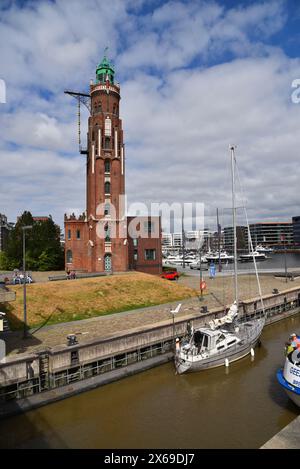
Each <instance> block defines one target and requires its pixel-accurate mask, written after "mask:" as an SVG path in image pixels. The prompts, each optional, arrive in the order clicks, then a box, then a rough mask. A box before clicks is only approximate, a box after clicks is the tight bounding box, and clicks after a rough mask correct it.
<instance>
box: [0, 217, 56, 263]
mask: <svg viewBox="0 0 300 469" xmlns="http://www.w3.org/2000/svg"><path fill="white" fill-rule="evenodd" d="M26 225H32V227H33V228H32V230H28V231H26V267H27V269H28V270H60V269H63V268H64V250H63V248H62V246H61V243H60V228H59V226H58V225H56V224H55V223H54V221H53V220H52V217H51V215H50V216H49V218H47V220H34V219H33V217H32V215H31V213H30V212H27V211H25V212H24V213H23V214H22V215H21V216H20V217H19V218H18V220H17V223H16V225H15V227H14V228H13V229H12V231H11V232H10V234H9V239H8V244H7V249H6V252H5V257H4V258H3V259H2V263H3V264H5V265H6V266H7V268H9V269H15V268H19V269H20V268H22V264H23V230H22V227H23V226H26ZM0 262H1V259H0Z"/></svg>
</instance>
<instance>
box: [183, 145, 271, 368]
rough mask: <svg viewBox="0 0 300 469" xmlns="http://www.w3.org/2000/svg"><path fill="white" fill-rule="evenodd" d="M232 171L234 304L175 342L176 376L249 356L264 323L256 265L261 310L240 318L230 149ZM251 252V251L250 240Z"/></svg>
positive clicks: (233, 179) (233, 173)
mask: <svg viewBox="0 0 300 469" xmlns="http://www.w3.org/2000/svg"><path fill="white" fill-rule="evenodd" d="M230 150H231V171H232V217H233V231H234V237H233V239H234V256H233V257H234V274H235V277H234V280H235V281H234V297H235V301H234V303H233V304H232V305H231V307H230V308H229V310H228V311H227V312H226V314H225V315H224V316H223V317H221V318H216V319H212V320H210V321H209V322H208V324H206V325H205V326H204V327H199V328H196V329H194V328H193V327H191V328H190V330H189V331H188V334H187V336H186V337H184V338H183V339H182V340H181V341H179V340H176V350H175V367H176V371H177V372H178V373H179V374H182V373H185V372H189V371H198V370H205V369H208V368H214V367H217V366H222V365H226V366H227V365H228V364H229V363H230V362H233V361H236V360H239V359H241V358H243V357H244V356H246V355H248V354H249V353H252V351H253V349H254V347H255V345H256V344H257V343H258V342H259V338H260V335H261V332H262V330H263V327H264V324H265V313H264V306H263V300H262V294H261V288H260V284H259V279H258V274H257V268H256V263H255V259H254V266H255V273H256V277H257V281H258V288H259V294H260V298H261V311H259V310H257V312H256V315H255V316H254V317H253V318H252V319H250V320H246V319H245V318H243V317H239V301H238V276H237V238H236V208H235V157H234V147H231V149H230ZM250 245H251V250H252V251H253V246H252V241H251V237H250Z"/></svg>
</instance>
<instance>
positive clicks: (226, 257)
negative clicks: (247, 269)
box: [205, 251, 234, 264]
mask: <svg viewBox="0 0 300 469" xmlns="http://www.w3.org/2000/svg"><path fill="white" fill-rule="evenodd" d="M205 257H206V260H207V262H219V258H220V261H221V262H222V264H224V263H226V262H233V261H234V256H232V255H230V254H227V252H225V251H222V252H220V256H219V253H213V254H206V256H205Z"/></svg>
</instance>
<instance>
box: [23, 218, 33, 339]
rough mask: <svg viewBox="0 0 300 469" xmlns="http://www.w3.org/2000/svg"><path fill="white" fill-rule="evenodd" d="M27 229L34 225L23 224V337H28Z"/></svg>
mask: <svg viewBox="0 0 300 469" xmlns="http://www.w3.org/2000/svg"><path fill="white" fill-rule="evenodd" d="M26 230H32V225H26V226H22V231H23V280H24V284H23V305H24V329H23V338H24V339H26V337H27V305H26V260H25V254H26V246H25V232H26Z"/></svg>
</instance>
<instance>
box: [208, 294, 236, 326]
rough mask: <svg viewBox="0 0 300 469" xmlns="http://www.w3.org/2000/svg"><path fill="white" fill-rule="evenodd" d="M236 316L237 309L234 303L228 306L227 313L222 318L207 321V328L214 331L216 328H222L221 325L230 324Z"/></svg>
mask: <svg viewBox="0 0 300 469" xmlns="http://www.w3.org/2000/svg"><path fill="white" fill-rule="evenodd" d="M237 314H238V307H237V304H236V301H235V302H234V303H233V304H232V305H231V306H230V308H229V311H228V313H227V314H226V315H225V316H223V317H222V318H218V319H212V320H211V321H209V323H208V324H209V327H211V329H216V328H217V327H220V326H223V324H230V323H232V322H233V320H234V318H235V317H236V316H237Z"/></svg>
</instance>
